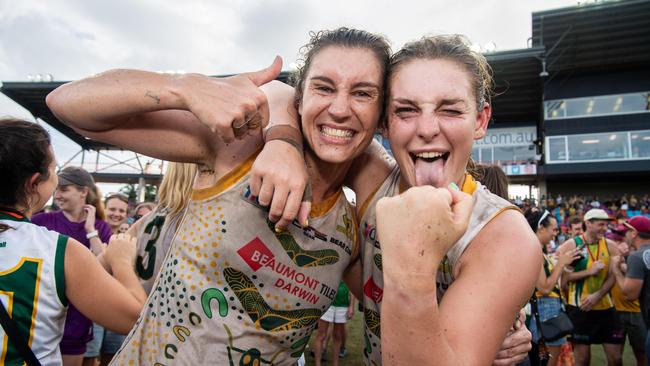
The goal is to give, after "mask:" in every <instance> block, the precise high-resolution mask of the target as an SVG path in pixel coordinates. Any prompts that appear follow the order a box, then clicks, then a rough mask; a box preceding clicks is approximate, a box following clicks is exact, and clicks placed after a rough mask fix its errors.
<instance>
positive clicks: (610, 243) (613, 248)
mask: <svg viewBox="0 0 650 366" xmlns="http://www.w3.org/2000/svg"><path fill="white" fill-rule="evenodd" d="M605 241H606V242H607V250H609V253H610V255H618V254H619V253H618V247H617V246H616V243H614V242H613V241H611V240H609V239H605Z"/></svg>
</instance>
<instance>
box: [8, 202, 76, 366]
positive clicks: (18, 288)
mask: <svg viewBox="0 0 650 366" xmlns="http://www.w3.org/2000/svg"><path fill="white" fill-rule="evenodd" d="M0 224H3V225H7V226H9V227H10V228H9V229H7V230H6V231H4V232H0V301H2V304H3V305H4V307H5V309H6V310H7V312H8V313H9V315H10V316H11V319H12V320H13V321H14V324H15V325H16V327H17V328H18V332H19V333H21V334H22V336H23V339H29V345H30V347H31V348H32V351H33V352H34V355H36V358H38V359H39V361H40V362H41V364H43V365H60V364H61V353H60V351H59V342H61V337H62V336H63V326H64V324H65V314H66V310H67V308H66V305H67V299H66V297H65V274H64V268H63V264H64V260H65V248H66V245H67V243H68V237H67V236H64V235H60V234H58V233H55V232H54V231H49V230H47V229H46V228H44V227H40V226H37V225H34V224H32V223H31V222H29V220H27V219H25V218H23V217H22V216H19V215H15V214H13V213H5V212H2V211H0ZM23 362H24V360H23V358H22V356H21V355H20V353H19V352H18V350H17V349H16V346H15V345H14V344H13V342H11V341H10V340H9V339H8V337H7V335H6V334H5V332H4V329H3V328H2V327H0V365H23Z"/></svg>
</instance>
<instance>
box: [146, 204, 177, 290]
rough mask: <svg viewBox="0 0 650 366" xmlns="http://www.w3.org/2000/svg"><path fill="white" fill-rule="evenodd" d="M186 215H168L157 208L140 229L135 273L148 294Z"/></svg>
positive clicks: (163, 210) (165, 211)
mask: <svg viewBox="0 0 650 366" xmlns="http://www.w3.org/2000/svg"><path fill="white" fill-rule="evenodd" d="M184 213H185V210H182V211H181V212H178V213H176V214H173V215H168V214H167V210H165V209H164V208H163V209H160V208H159V207H158V206H156V209H155V211H154V212H153V213H152V214H151V215H149V216H148V217H147V218H146V221H145V222H143V223H142V224H141V225H140V228H139V229H138V249H137V253H138V257H137V259H136V261H135V273H136V274H137V275H138V278H139V279H140V283H141V284H142V287H143V288H144V290H145V291H146V292H147V294H148V293H150V292H151V288H152V287H153V283H154V281H155V280H156V277H157V275H158V272H160V267H161V266H162V263H163V260H165V256H166V255H167V249H169V246H170V244H171V242H172V239H173V238H174V234H176V229H177V228H178V224H179V223H180V222H181V219H182V218H183V214H184Z"/></svg>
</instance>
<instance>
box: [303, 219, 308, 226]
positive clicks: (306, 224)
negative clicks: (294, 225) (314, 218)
mask: <svg viewBox="0 0 650 366" xmlns="http://www.w3.org/2000/svg"><path fill="white" fill-rule="evenodd" d="M302 226H304V227H307V226H309V219H305V223H304V224H303V225H302Z"/></svg>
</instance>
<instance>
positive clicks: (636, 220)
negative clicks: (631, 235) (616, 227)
mask: <svg viewBox="0 0 650 366" xmlns="http://www.w3.org/2000/svg"><path fill="white" fill-rule="evenodd" d="M624 225H625V226H627V227H628V228H630V229H634V230H636V231H637V232H639V233H641V234H646V235H650V218H648V217H645V216H634V217H633V218H631V219H629V220H627V221H626V222H625V224H624Z"/></svg>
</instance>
